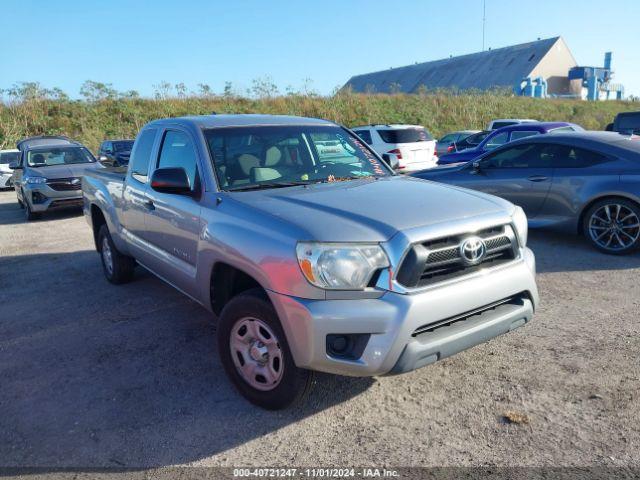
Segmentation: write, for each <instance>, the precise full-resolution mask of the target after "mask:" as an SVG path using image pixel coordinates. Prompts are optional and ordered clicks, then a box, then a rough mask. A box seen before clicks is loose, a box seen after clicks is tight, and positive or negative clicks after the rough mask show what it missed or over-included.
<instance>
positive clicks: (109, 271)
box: [98, 225, 136, 285]
mask: <svg viewBox="0 0 640 480" xmlns="http://www.w3.org/2000/svg"><path fill="white" fill-rule="evenodd" d="M98 248H99V250H98V251H99V252H100V259H101V260H102V270H103V271H104V276H105V277H107V280H109V281H110V282H111V283H114V284H116V285H118V284H121V283H126V282H128V281H130V280H131V279H132V278H133V272H134V270H135V266H136V261H135V260H134V259H133V258H131V257H129V256H127V255H123V254H122V253H120V252H119V251H118V249H117V248H116V246H115V245H114V244H113V240H112V239H111V234H110V233H109V228H108V227H107V226H106V225H102V226H101V227H100V231H99V233H98Z"/></svg>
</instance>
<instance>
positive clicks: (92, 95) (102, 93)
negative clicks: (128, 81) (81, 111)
mask: <svg viewBox="0 0 640 480" xmlns="http://www.w3.org/2000/svg"><path fill="white" fill-rule="evenodd" d="M80 95H81V96H83V97H84V99H85V100H86V101H87V102H99V101H101V100H113V99H115V98H117V96H118V92H117V91H116V90H115V89H114V88H113V86H112V85H111V84H110V83H102V82H96V81H94V80H87V81H85V82H84V83H83V84H82V86H81V87H80Z"/></svg>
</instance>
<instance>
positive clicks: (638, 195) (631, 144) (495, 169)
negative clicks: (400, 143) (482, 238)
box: [412, 132, 640, 255]
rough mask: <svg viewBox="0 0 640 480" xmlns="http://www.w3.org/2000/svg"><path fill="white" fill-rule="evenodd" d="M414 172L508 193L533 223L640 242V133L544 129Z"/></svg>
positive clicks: (599, 244)
mask: <svg viewBox="0 0 640 480" xmlns="http://www.w3.org/2000/svg"><path fill="white" fill-rule="evenodd" d="M412 176H414V177H418V178H421V179H424V180H432V181H436V182H441V183H448V184H451V185H457V186H459V187H465V188H470V189H473V190H479V191H481V192H484V193H489V194H492V195H496V196H498V197H502V198H504V199H505V200H509V201H510V202H512V203H514V204H516V205H518V206H519V207H521V208H522V209H523V210H524V212H525V214H526V215H527V217H528V219H529V227H530V228H543V227H544V228H552V229H555V230H560V231H565V232H570V233H578V234H582V235H583V236H584V237H585V238H586V239H587V240H588V241H589V242H590V243H591V244H592V245H593V246H594V247H596V248H597V249H598V250H601V251H602V252H605V253H610V254H615V255H620V254H626V253H630V252H633V251H636V250H638V249H639V248H640V136H632V135H620V134H618V133H612V132H571V133H561V134H557V135H536V136H532V137H528V138H523V139H520V140H516V141H514V142H510V143H509V144H507V145H503V146H501V147H499V148H496V149H495V150H494V151H492V152H487V153H485V154H484V155H482V156H481V157H480V158H476V159H474V160H472V161H470V162H467V163H459V164H457V165H447V166H443V167H436V168H432V169H431V170H423V171H421V172H415V173H413V174H412Z"/></svg>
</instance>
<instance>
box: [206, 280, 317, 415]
mask: <svg viewBox="0 0 640 480" xmlns="http://www.w3.org/2000/svg"><path fill="white" fill-rule="evenodd" d="M217 336H218V350H219V353H220V359H221V361H222V365H223V366H224V369H225V371H226V372H227V375H228V376H229V378H230V379H231V381H232V382H233V384H234V385H235V386H236V388H237V389H238V391H239V392H240V393H241V394H242V395H243V396H244V397H245V398H246V399H247V400H249V401H250V402H251V403H253V404H255V405H258V406H259V407H262V408H266V409H268V410H279V409H282V408H286V407H288V406H290V405H292V404H294V403H297V402H300V401H301V400H302V399H303V398H304V396H305V395H306V393H307V392H308V391H309V388H310V386H311V382H312V379H313V372H311V371H309V370H304V369H302V368H298V367H296V365H295V363H294V361H293V357H292V355H291V351H290V350H289V345H288V343H287V339H286V337H285V335H284V331H283V330H282V326H281V324H280V320H279V319H278V315H277V313H276V311H275V309H274V308H273V305H271V302H269V299H268V298H267V296H266V294H265V293H264V292H263V291H262V290H260V289H253V290H249V291H247V292H244V293H241V294H240V295H238V296H236V297H234V298H232V299H231V301H229V303H228V304H227V305H226V306H225V307H224V309H223V310H222V313H221V314H220V321H219V324H218V333H217Z"/></svg>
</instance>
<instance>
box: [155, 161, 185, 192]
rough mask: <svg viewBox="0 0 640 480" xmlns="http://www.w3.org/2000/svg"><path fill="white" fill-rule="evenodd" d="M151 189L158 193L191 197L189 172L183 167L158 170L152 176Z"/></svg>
mask: <svg viewBox="0 0 640 480" xmlns="http://www.w3.org/2000/svg"><path fill="white" fill-rule="evenodd" d="M151 188H153V189H154V190H155V191H156V192H161V193H174V194H178V195H191V194H192V193H193V192H192V190H191V185H189V177H187V172H186V171H185V169H184V168H181V167H177V168H174V167H170V168H158V169H157V170H156V171H155V172H153V175H151Z"/></svg>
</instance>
